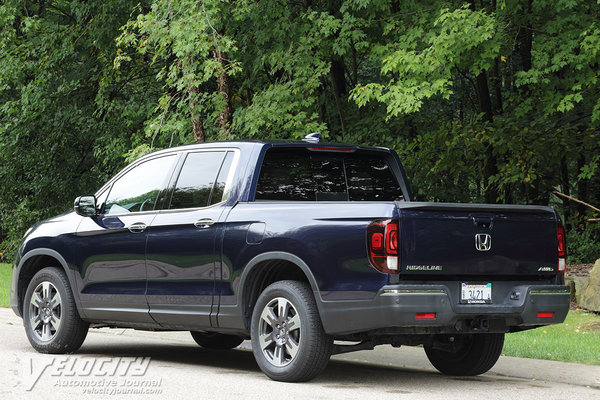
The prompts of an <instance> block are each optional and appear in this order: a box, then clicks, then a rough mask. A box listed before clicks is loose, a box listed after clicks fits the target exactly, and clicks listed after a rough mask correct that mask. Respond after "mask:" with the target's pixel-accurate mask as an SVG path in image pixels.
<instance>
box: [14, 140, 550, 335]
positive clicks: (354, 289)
mask: <svg viewBox="0 0 600 400" xmlns="http://www.w3.org/2000/svg"><path fill="white" fill-rule="evenodd" d="M276 146H312V145H309V144H306V143H289V142H273V143H262V142H221V143H207V144H202V145H192V146H184V147H179V148H175V149H167V150H163V151H161V152H158V153H155V154H152V155H150V157H154V156H156V155H160V154H167V153H176V154H179V155H182V154H184V153H185V152H186V151H189V150H197V149H200V148H201V149H211V148H213V149H228V150H238V151H239V154H240V157H239V160H238V163H237V168H236V171H235V174H234V177H233V184H232V186H231V190H230V194H229V198H228V199H227V201H226V202H224V203H222V204H218V205H214V206H211V207H206V208H202V209H193V210H181V211H151V212H142V213H132V214H125V215H119V216H106V217H103V216H99V217H96V218H84V217H81V216H78V215H76V214H75V213H74V212H71V213H67V214H64V215H61V216H58V217H55V218H53V219H50V220H47V221H45V222H43V223H40V224H37V225H35V226H34V227H33V228H32V230H31V231H30V232H29V233H28V234H27V236H26V237H25V238H24V240H23V243H22V244H21V246H20V248H19V253H18V256H17V259H16V265H17V266H18V267H19V268H20V267H22V265H21V264H22V263H21V262H20V260H21V259H22V257H24V256H26V255H27V253H28V252H30V251H32V250H35V249H38V250H39V249H51V250H52V251H56V252H58V253H59V254H60V255H62V257H63V258H64V259H65V260H66V264H67V268H68V269H69V273H70V279H71V281H72V282H73V290H74V292H75V293H76V296H77V298H78V304H79V309H80V312H81V315H82V316H83V317H85V318H86V319H88V320H91V321H100V320H106V319H107V318H109V319H110V320H111V321H117V322H121V323H122V324H123V325H126V324H127V323H130V322H131V323H133V322H136V323H143V324H146V325H145V326H152V325H154V326H157V327H158V326H163V327H170V328H173V329H201V328H203V327H206V328H208V327H213V328H215V327H217V325H219V324H220V327H223V326H225V327H229V326H230V327H234V326H235V327H239V326H240V323H239V322H237V320H236V319H238V320H241V313H242V309H241V305H240V299H241V295H240V294H241V291H242V290H243V287H242V281H241V277H242V275H243V271H244V268H245V267H246V266H247V265H248V263H249V262H250V261H251V260H252V259H253V258H255V257H257V256H259V255H261V254H264V253H267V252H274V251H276V252H286V253H289V254H292V255H294V256H296V257H297V258H298V259H300V260H302V262H303V263H304V264H305V265H306V266H308V273H309V274H311V276H310V279H311V282H314V284H315V285H316V287H315V289H316V290H318V292H319V293H320V295H318V297H317V301H322V299H321V298H320V296H321V295H323V297H324V298H326V299H328V300H332V299H338V300H339V299H343V300H344V301H345V300H350V299H355V300H362V299H367V298H371V297H372V296H374V295H375V293H376V292H377V291H378V290H379V289H381V288H382V286H384V285H386V284H389V283H390V276H389V275H387V274H383V273H380V272H378V271H377V270H375V269H374V268H373V267H372V266H371V265H370V262H369V259H368V255H367V244H366V228H367V226H368V224H369V223H371V222H372V221H373V220H375V219H382V218H383V219H389V218H400V246H401V266H404V267H405V266H406V265H407V264H419V265H425V264H429V265H433V264H443V265H444V268H445V269H444V273H443V274H442V275H444V276H445V277H446V278H447V279H450V278H448V275H451V276H454V275H463V276H464V275H482V274H487V275H490V274H493V275H506V276H510V275H522V274H529V275H536V274H535V273H534V272H533V271H534V270H535V269H536V268H537V267H539V266H540V265H546V264H549V265H552V264H556V257H557V256H556V222H557V219H556V218H557V217H556V215H555V214H554V213H553V212H549V211H548V210H545V211H539V212H531V213H517V212H514V213H511V212H504V213H503V212H500V211H498V212H497V211H494V212H489V213H488V214H489V216H490V218H493V227H492V228H491V229H489V230H486V232H488V231H489V232H490V233H491V234H492V235H493V236H494V237H496V238H497V239H496V240H497V241H496V242H494V248H493V251H492V252H491V253H489V254H485V255H484V254H481V253H477V252H476V251H475V250H474V246H473V235H474V234H475V233H477V232H479V231H480V230H481V229H479V228H478V227H477V225H476V224H474V222H473V218H472V216H471V215H470V212H471V211H469V210H453V209H447V210H440V209H437V210H436V209H435V207H434V208H433V209H427V210H425V209H423V210H419V209H412V210H411V209H408V208H402V207H398V206H397V205H396V204H394V203H392V202H343V203H340V202H319V203H316V202H254V201H253V199H254V191H255V187H256V180H257V177H258V175H259V171H260V165H261V162H262V159H263V157H264V154H265V152H266V151H267V150H268V149H269V148H271V147H276ZM320 146H323V145H320ZM335 146H337V147H345V148H348V147H349V148H353V149H368V148H363V147H358V146H347V145H341V146H340V145H335ZM370 150H371V151H379V152H382V153H383V154H385V156H386V157H387V159H388V163H390V165H391V166H392V169H393V170H394V172H395V174H396V176H397V177H398V179H399V180H400V182H401V187H402V188H403V192H404V198H405V199H407V200H410V198H411V196H410V188H409V187H408V184H407V183H406V179H405V177H404V171H403V170H402V166H401V164H400V162H399V160H398V157H397V155H396V154H395V153H393V152H390V151H389V150H385V149H370ZM176 158H177V157H176ZM144 159H145V158H143V159H141V160H139V161H138V162H141V161H144ZM181 160H182V158H181V157H179V158H178V159H177V160H175V163H174V165H176V166H175V167H174V170H173V173H172V178H171V179H170V180H169V184H168V186H167V187H166V188H164V190H163V191H162V192H161V195H160V199H159V203H160V204H163V205H164V204H166V203H167V199H168V195H169V193H170V190H172V186H173V185H174V183H175V177H176V176H177V174H178V171H179V169H180V168H181V165H182V162H181ZM138 162H136V163H134V165H135V164H137V163H138ZM129 168H131V166H129V167H127V168H126V169H125V170H124V171H127V170H128V169H129ZM122 173H123V172H122ZM122 173H121V174H122ZM121 174H119V175H117V176H116V177H115V178H113V179H112V180H111V181H109V182H108V183H107V184H106V185H105V186H103V187H102V188H101V189H100V190H99V191H98V194H100V193H102V192H103V191H105V190H107V189H108V188H109V187H110V185H111V184H112V182H113V181H114V180H115V179H117V178H118V177H119V176H120V175H121ZM429 207H430V208H431V206H429ZM475 211H476V212H481V211H482V210H481V209H480V208H479V209H477V210H475ZM486 216H487V214H486ZM204 218H210V219H212V220H213V221H215V224H214V225H213V226H211V227H210V228H207V229H201V228H198V227H196V226H194V222H196V221H197V220H200V219H204ZM140 222H143V223H144V224H146V225H147V226H148V229H147V230H145V231H144V232H138V233H132V232H130V231H129V230H128V229H127V227H128V226H130V225H132V224H134V223H140ZM515 227H517V228H518V231H517V232H515ZM478 229H479V230H478ZM498 238H500V239H498ZM19 268H16V269H15V276H14V278H13V281H15V282H16V281H17V280H18V274H19V271H20V269H19ZM544 274H545V275H552V274H548V273H544ZM544 274H537V275H544ZM411 275H414V272H408V271H404V273H403V274H401V275H400V277H401V279H406V278H410V276H411ZM425 275H427V274H426V273H425V274H423V273H421V274H419V276H421V278H420V279H426V278H423V276H425ZM417 278H418V277H417ZM452 279H454V278H452ZM13 287H14V288H15V289H14V290H15V291H16V290H17V289H16V287H15V285H14V284H13ZM353 293H355V294H356V295H355V296H353ZM19 295H20V296H22V295H23V293H19ZM15 299H16V293H15V294H14V295H13V304H16V300H15ZM228 307H229V308H228ZM109 309H110V310H109ZM107 310H109V311H107ZM221 316H223V319H221V318H220V317H221ZM228 317H231V319H227V318H228ZM232 320H236V321H234V322H231V321H232ZM227 321H229V322H227Z"/></svg>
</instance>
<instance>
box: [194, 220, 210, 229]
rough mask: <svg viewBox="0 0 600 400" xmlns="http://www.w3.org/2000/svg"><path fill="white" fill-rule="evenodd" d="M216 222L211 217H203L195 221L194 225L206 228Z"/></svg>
mask: <svg viewBox="0 0 600 400" xmlns="http://www.w3.org/2000/svg"><path fill="white" fill-rule="evenodd" d="M214 223H215V221H213V220H212V219H210V218H203V219H199V220H198V221H196V222H194V226H196V228H202V229H206V228H210V227H211V226H212V225H213V224H214Z"/></svg>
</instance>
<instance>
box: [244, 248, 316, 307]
mask: <svg viewBox="0 0 600 400" xmlns="http://www.w3.org/2000/svg"><path fill="white" fill-rule="evenodd" d="M269 260H285V261H289V262H291V263H292V264H295V265H296V266H297V267H299V268H300V269H301V270H302V272H303V273H304V275H306V277H307V278H308V283H309V284H310V287H311V289H312V292H313V295H314V296H315V301H316V303H317V308H318V309H319V314H321V304H322V302H323V299H322V298H321V293H320V291H319V285H318V284H317V280H316V279H315V276H314V275H313V273H312V271H311V270H310V268H309V267H308V264H306V262H304V260H302V259H301V258H300V257H298V256H297V255H295V254H292V253H288V252H285V251H268V252H266V253H261V254H259V255H257V256H255V257H254V258H253V259H251V260H250V261H249V262H248V263H247V264H246V266H245V267H244V269H243V272H242V276H241V278H240V285H239V290H238V294H237V300H238V304H239V305H240V307H243V304H244V287H245V285H246V282H247V280H248V276H249V275H250V274H251V273H252V271H253V270H254V269H255V268H256V266H257V265H258V264H259V263H261V262H263V261H269Z"/></svg>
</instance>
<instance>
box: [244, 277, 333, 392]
mask: <svg viewBox="0 0 600 400" xmlns="http://www.w3.org/2000/svg"><path fill="white" fill-rule="evenodd" d="M275 307H276V308H277V312H275ZM280 307H283V310H285V311H283V312H282V311H280V310H282V308H280ZM263 312H264V313H265V314H264V315H265V316H266V317H265V318H263ZM267 316H268V317H267ZM268 321H271V322H268ZM288 323H289V325H288ZM278 327H280V328H278ZM261 333H263V336H262V337H263V339H261V338H260V337H259V336H260V335H261ZM250 336H251V338H252V351H253V353H254V358H255V359H256V362H257V363H258V366H259V367H260V369H261V370H262V371H263V372H264V373H265V374H266V375H267V376H268V377H269V378H271V379H273V380H276V381H283V382H305V381H308V380H310V379H313V378H314V377H316V376H317V375H319V374H320V373H321V372H322V371H323V370H324V369H325V367H326V366H327V362H328V361H329V357H330V356H331V352H332V350H333V338H332V337H331V336H328V335H327V334H326V333H325V331H324V330H323V325H322V324H321V318H320V317H319V312H318V310H317V305H316V303H315V299H314V297H313V294H312V291H311V289H310V286H309V285H308V284H306V283H303V282H299V281H291V280H288V281H279V282H275V283H273V284H271V285H269V286H268V287H267V288H266V289H265V290H264V291H263V292H262V293H261V295H260V296H259V298H258V300H257V302H256V305H255V306H254V311H253V312H252V324H251V328H250ZM261 340H262V344H263V346H261ZM278 349H279V350H278Z"/></svg>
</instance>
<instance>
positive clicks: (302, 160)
mask: <svg viewBox="0 0 600 400" xmlns="http://www.w3.org/2000/svg"><path fill="white" fill-rule="evenodd" d="M401 198H402V190H401V189H400V185H399V183H398V180H397V179H396V177H395V175H394V172H393V171H392V169H391V168H390V167H389V165H388V163H387V160H386V158H385V154H381V153H377V152H369V151H360V150H359V151H356V152H352V153H334V152H319V151H310V150H308V149H305V148H273V149H269V150H268V151H267V153H266V155H265V158H264V161H263V165H262V167H261V171H260V175H259V179H258V184H257V187H256V195H255V199H256V200H287V201H393V200H397V199H401Z"/></svg>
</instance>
